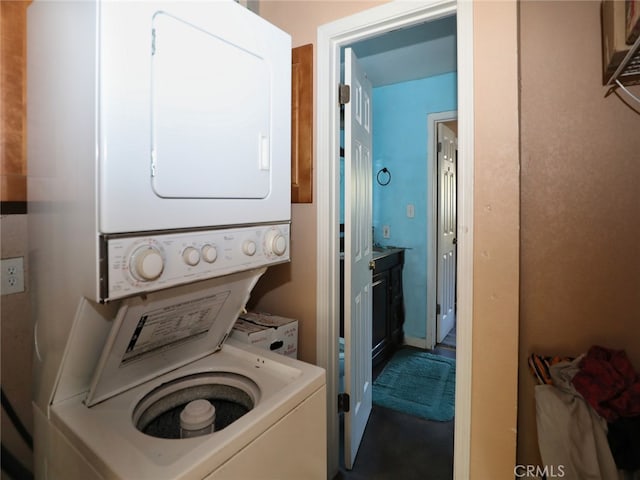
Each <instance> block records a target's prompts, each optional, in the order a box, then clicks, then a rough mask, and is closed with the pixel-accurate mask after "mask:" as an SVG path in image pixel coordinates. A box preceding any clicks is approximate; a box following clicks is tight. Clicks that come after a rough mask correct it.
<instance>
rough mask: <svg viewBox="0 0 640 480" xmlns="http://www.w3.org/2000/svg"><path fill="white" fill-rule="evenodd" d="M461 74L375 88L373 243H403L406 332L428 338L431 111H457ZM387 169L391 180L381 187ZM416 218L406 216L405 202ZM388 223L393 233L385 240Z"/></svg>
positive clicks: (406, 333)
mask: <svg viewBox="0 0 640 480" xmlns="http://www.w3.org/2000/svg"><path fill="white" fill-rule="evenodd" d="M456 84H457V75H456V74H455V73H449V74H445V75H438V76H435V77H429V78H425V79H422V80H415V81H411V82H404V83H399V84H394V85H389V86H384V87H377V88H374V89H373V177H374V178H373V225H374V229H375V235H374V242H375V243H377V244H380V245H384V246H398V247H405V248H407V249H408V250H407V251H406V252H405V266H404V275H403V283H404V299H405V300H404V302H405V313H406V315H405V318H406V321H405V327H404V332H405V335H407V336H410V337H416V338H425V337H426V317H427V300H426V296H427V295H426V293H427V271H426V265H427V226H428V221H429V220H430V219H428V218H427V196H428V195H429V194H430V192H429V191H428V188H427V187H428V185H429V184H430V182H431V179H429V178H427V147H428V138H427V130H428V128H427V115H428V114H430V113H435V112H444V111H449V110H456V109H457V88H456ZM383 167H386V168H387V169H388V170H389V171H390V172H391V182H390V183H389V185H387V186H380V185H379V184H378V182H377V181H376V174H377V172H378V171H379V170H380V169H382V168H383ZM408 204H411V205H413V206H414V211H415V214H414V217H413V218H408V217H407V205H408ZM383 225H388V226H389V228H390V233H391V235H390V237H389V238H383V235H382V233H383V232H382V227H383Z"/></svg>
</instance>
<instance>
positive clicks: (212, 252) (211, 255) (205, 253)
mask: <svg viewBox="0 0 640 480" xmlns="http://www.w3.org/2000/svg"><path fill="white" fill-rule="evenodd" d="M201 252H202V258H204V261H205V262H207V263H213V262H215V261H216V258H218V250H216V247H214V246H213V245H209V244H207V245H205V246H204V247H202V250H201Z"/></svg>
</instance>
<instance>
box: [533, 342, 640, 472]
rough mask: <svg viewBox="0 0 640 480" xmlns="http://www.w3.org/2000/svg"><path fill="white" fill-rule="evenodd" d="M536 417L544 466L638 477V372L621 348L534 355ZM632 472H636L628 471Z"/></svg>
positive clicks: (564, 470)
mask: <svg viewBox="0 0 640 480" xmlns="http://www.w3.org/2000/svg"><path fill="white" fill-rule="evenodd" d="M529 367H530V369H531V371H532V373H533V374H534V375H535V377H536V379H537V380H538V383H539V385H538V386H536V390H535V397H536V421H537V428H538V444H539V447H540V454H541V456H542V461H543V463H544V464H545V465H549V466H551V465H555V466H560V465H562V466H563V468H562V470H563V473H564V475H563V476H564V478H565V479H571V478H576V479H579V480H590V479H594V480H598V479H601V480H613V479H618V478H640V375H639V374H638V373H636V371H635V370H634V368H633V365H632V364H631V362H630V361H629V359H628V357H627V355H626V353H625V352H624V351H623V350H611V349H608V348H604V347H600V346H593V347H591V348H590V349H589V351H588V352H587V353H586V354H584V355H581V356H579V357H577V358H568V357H544V356H540V355H536V354H533V355H531V356H530V357H529ZM633 472H635V474H634V473H633Z"/></svg>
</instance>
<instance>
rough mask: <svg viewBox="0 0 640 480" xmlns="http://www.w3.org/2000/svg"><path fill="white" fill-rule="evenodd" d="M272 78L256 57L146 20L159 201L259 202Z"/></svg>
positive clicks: (183, 28)
mask: <svg viewBox="0 0 640 480" xmlns="http://www.w3.org/2000/svg"><path fill="white" fill-rule="evenodd" d="M270 82H271V72H270V69H269V64H268V63H267V62H266V61H265V59H264V58H262V57H261V56H260V55H259V54H257V53H254V52H251V51H248V50H246V49H244V48H243V47H241V46H239V45H236V44H234V43H232V42H230V41H228V40H226V39H223V38H221V37H219V36H217V35H215V34H214V33H212V32H209V31H206V30H203V29H201V28H199V27H197V26H194V25H191V24H189V23H187V22H185V21H183V20H181V19H179V18H177V17H174V16H172V15H170V14H167V13H164V12H158V13H156V15H155V16H154V18H153V48H152V67H151V88H152V100H151V110H152V114H151V122H152V131H151V135H152V140H151V149H152V152H151V159H152V169H151V171H152V184H153V189H154V191H155V193H156V194H157V195H158V196H160V197H163V198H265V197H266V196H267V195H268V194H269V190H270V170H271V159H270V157H271V152H270V138H271V122H270V105H271V102H272V99H271V98H270V96H269V92H271V88H270Z"/></svg>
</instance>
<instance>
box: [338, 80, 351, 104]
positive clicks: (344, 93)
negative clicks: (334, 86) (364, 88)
mask: <svg viewBox="0 0 640 480" xmlns="http://www.w3.org/2000/svg"><path fill="white" fill-rule="evenodd" d="M350 100H351V87H350V86H349V85H345V84H344V83H341V84H340V85H338V101H339V102H340V105H346V104H347V103H349V101H350Z"/></svg>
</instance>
